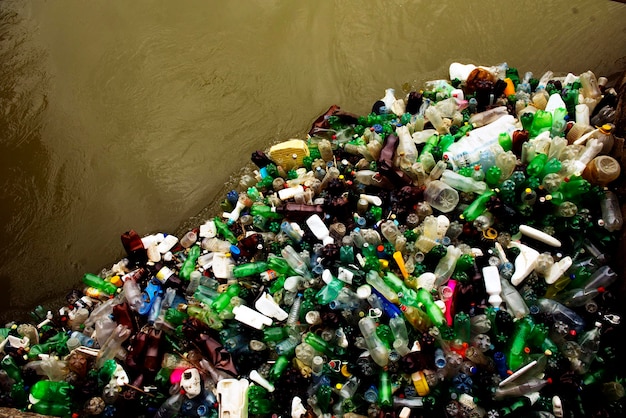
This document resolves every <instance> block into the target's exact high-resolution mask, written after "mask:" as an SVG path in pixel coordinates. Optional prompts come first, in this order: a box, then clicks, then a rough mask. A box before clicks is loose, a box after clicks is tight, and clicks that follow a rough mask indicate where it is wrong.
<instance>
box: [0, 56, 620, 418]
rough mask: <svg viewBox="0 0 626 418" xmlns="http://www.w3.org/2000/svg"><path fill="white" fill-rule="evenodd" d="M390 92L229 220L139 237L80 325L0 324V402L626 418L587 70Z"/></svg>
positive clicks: (325, 118) (456, 73)
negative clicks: (400, 93)
mask: <svg viewBox="0 0 626 418" xmlns="http://www.w3.org/2000/svg"><path fill="white" fill-rule="evenodd" d="M384 93H385V94H384V96H383V97H382V98H381V99H380V100H376V101H375V103H374V105H373V108H372V112H371V113H370V114H367V115H364V116H359V115H355V114H352V113H349V112H345V111H343V110H341V109H340V107H339V106H336V105H334V106H331V107H330V108H329V109H328V111H327V112H326V113H325V114H324V115H321V116H320V117H318V118H317V119H316V120H315V121H314V122H313V124H312V127H311V129H310V131H309V133H308V135H307V136H306V139H290V140H288V141H285V142H282V143H278V144H276V145H273V146H272V147H271V148H270V149H269V151H268V152H267V153H266V152H263V151H257V152H255V153H253V154H252V158H251V159H252V162H253V163H254V164H255V166H256V170H255V173H254V174H255V176H256V177H255V178H254V179H252V178H249V179H247V182H243V181H242V183H241V186H240V189H239V190H232V191H231V192H229V193H228V194H227V196H226V198H225V200H224V202H223V203H222V209H223V213H220V214H216V215H213V216H212V217H211V218H209V219H206V221H205V222H204V223H203V224H202V225H198V226H197V228H195V229H193V230H191V231H187V232H186V233H185V234H182V236H180V237H178V236H176V235H173V234H165V233H158V234H152V235H147V236H143V237H141V236H140V235H139V234H138V233H137V232H135V231H132V230H131V231H128V232H125V233H124V234H122V237H121V238H122V244H123V246H124V248H125V250H126V252H127V257H126V258H124V259H123V260H120V261H119V262H117V263H115V264H113V265H112V266H111V267H110V268H107V269H105V270H104V271H103V272H101V273H100V274H93V273H86V274H85V275H84V277H83V283H82V284H83V286H82V287H80V288H79V289H76V290H73V291H72V292H70V294H69V295H68V297H67V304H66V305H65V306H62V307H59V308H56V309H45V308H43V307H41V306H39V307H37V308H36V309H35V310H34V311H33V313H32V317H33V321H32V323H31V324H28V323H9V324H6V326H5V327H4V328H2V329H0V335H1V339H2V342H1V343H0V349H1V351H2V361H1V363H0V375H1V384H0V405H2V406H8V407H12V408H15V409H19V410H23V411H32V412H38V413H42V414H48V415H53V416H61V417H66V416H68V417H69V416H93V417H115V416H138V417H143V416H149V417H152V416H154V417H174V416H185V417H220V418H222V417H223V418H235V417H248V416H250V417H265V416H267V417H269V416H275V417H293V418H301V417H331V416H333V417H342V416H343V417H348V418H357V417H403V418H405V417H420V416H424V417H426V416H428V417H449V418H452V417H458V418H465V417H489V418H495V417H505V416H506V417H509V416H511V417H512V416H520V417H521V416H541V417H552V416H554V417H579V416H580V417H588V416H594V417H612V416H623V414H624V402H625V401H624V399H625V397H624V387H623V384H624V381H625V379H626V367H625V363H624V356H623V355H621V354H620V349H619V347H620V346H621V345H620V342H621V335H620V334H621V332H622V329H621V327H622V324H621V317H622V314H623V313H622V311H623V305H624V300H623V298H622V296H623V295H620V294H619V292H618V290H619V289H618V287H617V286H616V283H619V281H620V278H619V275H618V274H617V273H616V272H615V270H614V268H615V267H614V263H615V262H616V261H617V257H619V254H617V253H616V248H617V243H618V240H619V236H618V233H619V232H620V230H621V228H622V224H623V221H622V215H621V211H620V206H619V201H618V196H619V194H618V191H617V188H616V184H617V182H618V178H619V173H620V167H619V163H618V162H617V161H618V158H619V155H620V154H619V152H621V150H617V149H615V148H617V141H615V140H614V138H613V137H612V133H611V130H612V125H611V123H612V118H613V117H614V114H615V112H614V109H615V104H616V97H617V95H616V92H615V91H614V90H613V89H610V88H608V89H607V88H606V86H605V83H598V80H597V79H596V76H595V74H593V72H591V71H587V72H585V73H582V74H580V75H573V74H568V75H567V76H566V77H556V76H554V75H553V73H552V72H547V73H546V74H544V75H543V76H542V77H540V78H539V79H537V78H535V77H534V76H533V74H531V73H528V72H527V73H526V74H524V76H523V77H520V75H519V74H518V71H517V70H516V69H515V68H511V67H509V66H508V65H507V64H506V63H503V64H500V65H497V66H493V67H484V66H475V65H473V64H468V65H463V64H460V63H453V64H451V66H450V79H449V80H433V81H430V82H427V83H426V86H425V88H424V89H423V90H421V91H412V92H410V93H409V94H407V95H406V97H401V98H397V97H396V95H395V94H396V93H395V91H394V90H393V89H387V90H386V91H385V92H384ZM591 123H593V124H591ZM244 184H245V185H244Z"/></svg>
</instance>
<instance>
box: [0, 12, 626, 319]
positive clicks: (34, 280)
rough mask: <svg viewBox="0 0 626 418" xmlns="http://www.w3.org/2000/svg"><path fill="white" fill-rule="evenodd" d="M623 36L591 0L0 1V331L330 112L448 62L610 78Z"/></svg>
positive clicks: (619, 19)
mask: <svg viewBox="0 0 626 418" xmlns="http://www.w3.org/2000/svg"><path fill="white" fill-rule="evenodd" d="M624 22H626V4H620V3H617V2H612V1H608V0H606V1H605V0H585V1H577V2H571V1H565V0H553V1H550V2H529V1H517V2H502V1H498V0H483V1H481V2H467V1H448V2H433V1H426V0H424V1H402V0H395V1H386V2H366V3H365V2H360V1H347V0H342V1H334V2H332V1H317V2H287V1H282V2H280V1H269V0H262V1H261V0H257V1H245V2H244V1H228V2H224V1H206V0H203V1H195V2H189V1H187V2H183V3H180V2H156V3H155V2H148V1H132V2H128V1H123V0H115V1H110V0H106V1H104V0H95V1H89V2H85V1H77V0H58V1H33V2H25V1H13V0H4V1H2V2H1V3H0V63H1V64H0V71H1V72H0V162H1V163H0V182H1V183H0V185H1V191H2V193H0V216H1V219H2V228H1V229H0V234H1V235H0V280H1V282H0V283H1V285H2V286H3V287H2V291H1V292H0V307H1V312H0V319H2V321H6V320H8V319H17V318H19V317H22V316H23V315H25V314H26V313H27V312H29V311H30V310H32V308H33V307H34V306H36V305H37V304H44V305H45V306H47V307H51V308H52V307H56V306H58V305H55V301H57V300H61V299H63V298H64V296H65V294H66V293H67V291H68V290H69V289H70V288H72V287H73V286H78V285H80V279H81V277H82V275H83V274H84V273H85V272H98V271H99V270H101V269H102V268H103V267H108V266H110V264H112V263H113V262H116V261H117V260H119V258H120V257H121V256H123V247H122V245H121V243H120V234H121V233H123V232H124V231H126V230H128V229H131V228H132V229H135V230H137V231H138V232H139V233H140V234H148V233H153V232H159V231H160V232H167V233H173V232H176V231H180V230H181V229H184V225H185V223H188V222H189V219H190V218H192V217H193V216H194V215H197V214H198V213H202V212H201V211H202V209H203V208H206V207H207V206H209V205H210V204H211V203H213V202H215V201H218V200H221V199H222V198H223V196H224V193H225V191H227V190H229V189H230V188H232V185H231V184H229V183H228V182H229V181H231V180H232V179H235V178H236V176H237V175H238V173H239V172H240V169H241V168H242V167H244V166H245V165H246V164H247V163H248V162H249V159H250V154H251V153H252V152H253V151H255V150H257V149H265V148H266V147H267V146H268V145H269V144H271V143H274V142H277V141H281V140H285V139H288V138H292V137H295V138H304V137H305V134H306V132H307V131H308V128H309V126H310V124H311V122H312V121H313V120H314V119H315V118H316V117H317V116H318V115H319V114H320V113H322V112H323V111H325V110H326V109H327V108H328V107H329V106H330V105H331V104H339V105H340V106H341V107H342V108H344V109H346V110H348V111H351V112H355V113H360V114H365V113H367V112H368V111H369V110H370V108H371V104H372V103H373V101H375V100H376V99H377V98H379V97H382V96H383V94H384V89H385V88H388V87H393V88H396V90H397V91H401V90H402V86H403V85H404V84H407V83H408V85H415V86H418V87H419V86H421V85H422V84H423V82H424V81H426V80H429V79H434V78H445V77H447V71H448V66H449V64H450V63H451V62H453V61H459V62H463V63H474V64H484V65H495V64H499V63H502V62H507V63H508V64H509V65H510V66H512V67H516V68H518V69H519V71H520V72H525V71H532V72H533V73H535V74H536V75H538V76H539V75H541V74H543V72H545V71H546V70H552V71H554V72H555V73H566V72H573V73H575V74H578V73H580V72H583V71H586V70H588V69H591V70H592V71H594V72H595V73H596V74H597V75H598V76H601V75H603V76H607V77H609V79H610V80H612V79H615V78H616V76H617V74H618V73H619V72H621V71H622V70H623V69H624V68H625V67H626V57H624V55H625V54H626V25H625V24H624ZM205 213H207V212H205ZM200 216H202V215H200Z"/></svg>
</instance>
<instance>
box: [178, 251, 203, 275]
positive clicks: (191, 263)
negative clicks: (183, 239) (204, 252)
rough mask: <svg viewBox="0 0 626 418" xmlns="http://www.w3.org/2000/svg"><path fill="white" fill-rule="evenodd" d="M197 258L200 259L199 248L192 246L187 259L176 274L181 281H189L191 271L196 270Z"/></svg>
mask: <svg viewBox="0 0 626 418" xmlns="http://www.w3.org/2000/svg"><path fill="white" fill-rule="evenodd" d="M198 257H200V246H199V245H194V246H193V247H191V248H190V249H189V253H188V254H187V258H186V259H185V261H184V262H183V265H182V266H181V267H180V271H179V272H178V277H180V278H181V279H183V280H186V281H189V278H190V277H191V273H193V271H194V270H195V269H196V262H197V261H198Z"/></svg>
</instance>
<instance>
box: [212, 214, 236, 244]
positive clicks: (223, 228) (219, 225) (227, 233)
mask: <svg viewBox="0 0 626 418" xmlns="http://www.w3.org/2000/svg"><path fill="white" fill-rule="evenodd" d="M213 222H214V223H215V228H216V229H217V234H218V235H220V236H221V237H223V238H224V239H225V240H226V241H228V242H230V243H231V244H233V245H235V244H237V237H236V236H235V234H233V232H232V231H231V230H230V229H229V228H228V225H226V223H224V221H222V220H221V219H220V218H219V217H217V216H216V217H214V218H213Z"/></svg>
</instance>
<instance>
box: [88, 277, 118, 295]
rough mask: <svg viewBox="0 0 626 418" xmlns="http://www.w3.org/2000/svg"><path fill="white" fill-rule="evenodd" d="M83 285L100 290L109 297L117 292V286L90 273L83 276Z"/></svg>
mask: <svg viewBox="0 0 626 418" xmlns="http://www.w3.org/2000/svg"><path fill="white" fill-rule="evenodd" d="M83 283H85V284H86V285H87V286H89V287H93V288H96V289H98V290H101V291H103V292H105V293H107V294H109V295H112V294H114V293H115V292H117V286H115V285H114V284H113V283H111V282H107V281H106V280H104V279H103V278H102V277H99V276H96V275H95V274H92V273H85V275H84V276H83Z"/></svg>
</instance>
